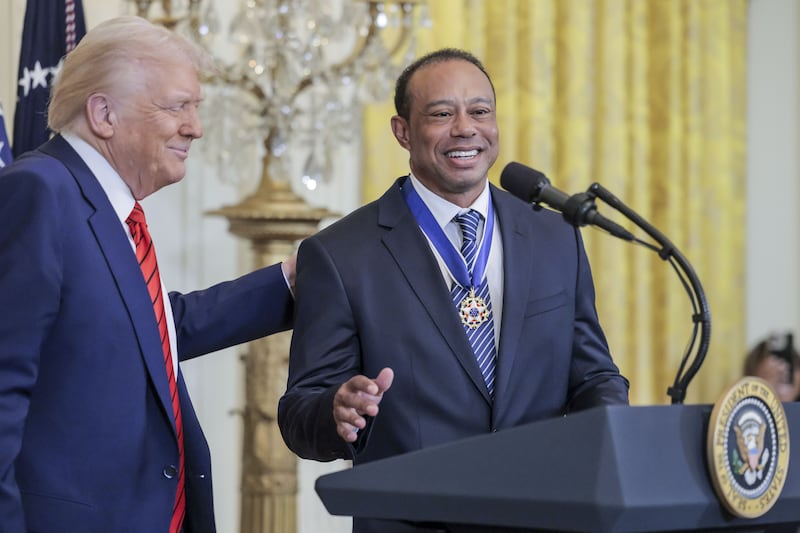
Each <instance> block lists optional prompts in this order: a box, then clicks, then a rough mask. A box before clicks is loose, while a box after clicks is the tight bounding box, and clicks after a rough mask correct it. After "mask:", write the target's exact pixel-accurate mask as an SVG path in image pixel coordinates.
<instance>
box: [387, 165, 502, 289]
mask: <svg viewBox="0 0 800 533" xmlns="http://www.w3.org/2000/svg"><path fill="white" fill-rule="evenodd" d="M402 190H403V197H404V198H405V200H406V204H408V208H409V209H410V210H411V214H412V215H414V218H415V219H416V220H417V223H418V224H419V227H420V228H422V231H423V232H424V233H425V235H427V236H428V238H429V239H430V240H431V242H432V243H433V246H434V248H436V251H437V252H439V255H441V256H442V260H443V261H444V264H445V266H447V269H448V270H449V271H450V274H451V275H452V276H453V278H454V279H455V280H456V282H457V283H458V284H459V285H461V286H462V287H463V288H464V289H467V290H469V289H473V288H475V287H477V286H478V285H480V283H481V281H483V276H484V274H485V273H486V265H487V264H488V263H489V250H490V249H491V247H492V235H493V233H494V211H493V210H492V200H491V197H490V198H489V209H488V211H487V216H486V224H485V227H484V230H483V239H482V240H481V247H480V250H478V255H477V257H476V258H475V267H474V268H473V270H472V279H470V275H469V271H467V263H466V261H465V259H464V256H463V255H461V252H460V251H459V250H458V249H457V248H456V247H455V246H454V245H453V243H452V242H450V239H448V238H447V235H445V233H444V231H443V230H442V228H441V226H439V223H438V222H436V218H434V216H433V213H431V211H430V209H428V206H426V205H425V202H423V201H422V198H420V196H419V194H418V193H417V191H415V190H414V186H413V185H412V184H411V179H406V181H405V183H403V187H402Z"/></svg>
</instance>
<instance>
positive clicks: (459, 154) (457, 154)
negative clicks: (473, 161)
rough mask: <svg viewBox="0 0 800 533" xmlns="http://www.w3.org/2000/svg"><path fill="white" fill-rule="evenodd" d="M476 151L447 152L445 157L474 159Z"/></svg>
mask: <svg viewBox="0 0 800 533" xmlns="http://www.w3.org/2000/svg"><path fill="white" fill-rule="evenodd" d="M476 155H478V150H468V151H454V152H447V157H475V156H476Z"/></svg>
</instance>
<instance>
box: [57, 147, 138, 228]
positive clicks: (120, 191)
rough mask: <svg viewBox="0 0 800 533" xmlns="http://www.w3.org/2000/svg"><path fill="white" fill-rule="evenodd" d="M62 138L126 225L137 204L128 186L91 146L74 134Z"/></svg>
mask: <svg viewBox="0 0 800 533" xmlns="http://www.w3.org/2000/svg"><path fill="white" fill-rule="evenodd" d="M61 136H62V137H63V138H64V140H65V141H67V142H68V143H69V145H70V146H71V147H72V148H73V150H75V151H76V152H77V153H78V155H79V156H80V158H81V159H83V162H84V163H86V166H87V167H89V170H91V171H92V174H94V176H95V178H97V181H98V182H99V183H100V187H102V188H103V191H104V192H105V193H106V196H107V197H108V200H109V201H110V202H111V207H113V208H114V212H115V213H116V214H117V217H118V218H119V219H120V221H121V222H122V223H123V225H124V224H125V220H126V219H127V218H128V215H130V214H131V211H132V210H133V204H134V203H135V202H136V200H135V199H134V198H133V194H132V193H131V190H130V188H129V187H128V185H127V184H126V183H125V181H124V180H123V179H122V177H121V176H120V175H119V173H117V171H116V170H114V167H112V166H111V164H110V163H109V162H108V160H106V158H105V157H103V156H102V155H101V154H100V152H98V151H97V150H96V149H95V148H94V147H93V146H92V145H91V144H89V143H88V142H86V141H84V140H83V139H81V138H80V137H78V136H77V135H75V134H74V133H68V132H64V133H62V134H61Z"/></svg>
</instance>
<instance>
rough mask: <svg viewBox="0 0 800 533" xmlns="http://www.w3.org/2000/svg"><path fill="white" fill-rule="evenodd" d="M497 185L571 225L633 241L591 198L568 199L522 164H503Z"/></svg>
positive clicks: (543, 177) (580, 195) (589, 196)
mask: <svg viewBox="0 0 800 533" xmlns="http://www.w3.org/2000/svg"><path fill="white" fill-rule="evenodd" d="M500 185H502V186H503V188H504V189H505V190H507V191H508V192H510V193H511V194H513V195H514V196H516V197H517V198H519V199H521V200H522V201H524V202H527V203H529V204H534V205H536V206H538V205H539V204H546V205H548V206H550V207H551V208H553V209H555V210H556V211H558V212H560V213H561V214H562V215H563V217H564V220H566V221H567V222H569V223H570V224H572V225H573V226H576V227H580V226H585V225H587V224H590V225H592V226H597V227H598V228H602V229H604V230H606V231H607V232H609V233H610V234H612V235H614V236H615V237H619V238H620V239H623V240H626V241H633V240H635V239H636V237H634V236H633V234H632V233H631V232H629V231H628V230H626V229H625V228H623V227H622V226H620V225H619V224H617V223H616V222H613V221H611V220H609V219H607V218H606V217H604V216H603V215H601V214H600V213H598V212H597V206H595V204H594V196H593V195H591V194H589V193H578V194H573V195H572V196H570V195H568V194H567V193H565V192H563V191H560V190H558V189H556V188H555V187H553V186H552V185H550V180H549V179H547V176H545V175H544V174H543V173H541V172H539V171H538V170H536V169H533V168H530V167H527V166H525V165H523V164H521V163H516V162H511V163H509V164H507V165H506V167H505V168H504V169H503V172H502V173H501V174H500Z"/></svg>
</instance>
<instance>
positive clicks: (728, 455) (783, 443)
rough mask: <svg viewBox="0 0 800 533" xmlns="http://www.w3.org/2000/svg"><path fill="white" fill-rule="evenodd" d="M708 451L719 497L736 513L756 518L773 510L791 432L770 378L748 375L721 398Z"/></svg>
mask: <svg viewBox="0 0 800 533" xmlns="http://www.w3.org/2000/svg"><path fill="white" fill-rule="evenodd" d="M706 454H707V458H708V467H709V471H710V475H711V482H712V484H713V485H714V490H715V491H716V493H717V497H718V498H719V500H720V502H721V503H722V504H723V505H724V506H725V508H726V509H727V510H728V511H730V512H731V513H732V514H733V515H734V516H738V517H741V518H756V517H759V516H761V515H763V514H764V513H766V512H767V511H769V510H770V508H772V506H773V505H774V504H775V502H776V501H777V500H778V497H779V496H780V494H781V491H782V490H783V484H784V482H785V481H786V473H787V472H788V469H789V430H788V427H787V423H786V413H785V412H784V410H783V404H781V402H780V400H779V399H778V396H777V394H776V393H775V391H774V390H773V389H772V387H770V385H769V384H768V383H767V382H766V381H764V380H762V379H759V378H756V377H745V378H743V379H741V380H739V381H738V382H737V383H735V384H734V385H733V386H731V387H730V388H729V389H728V390H727V391H726V392H725V394H724V395H723V396H722V398H720V399H719V400H718V401H717V403H716V404H715V405H714V409H713V410H712V411H711V418H710V419H709V423H708V435H707V447H706Z"/></svg>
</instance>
